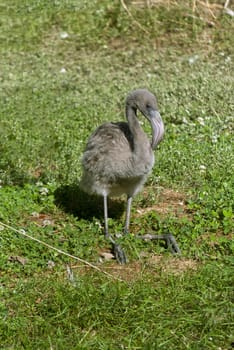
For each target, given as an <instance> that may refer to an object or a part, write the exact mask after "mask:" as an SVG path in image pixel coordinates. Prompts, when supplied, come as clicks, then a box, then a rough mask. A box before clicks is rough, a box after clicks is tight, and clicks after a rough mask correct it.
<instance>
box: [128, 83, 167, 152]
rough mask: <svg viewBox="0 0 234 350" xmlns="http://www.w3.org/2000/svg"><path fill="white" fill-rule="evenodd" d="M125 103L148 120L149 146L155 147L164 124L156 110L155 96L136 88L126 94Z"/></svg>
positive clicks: (161, 134) (160, 136)
mask: <svg viewBox="0 0 234 350" xmlns="http://www.w3.org/2000/svg"><path fill="white" fill-rule="evenodd" d="M126 105H127V107H130V108H132V109H133V110H134V111H135V113H136V111H137V110H139V111H140V112H141V113H142V114H143V115H144V116H145V117H146V118H147V119H148V120H149V121H150V123H151V128H152V142H151V147H152V149H155V148H156V146H157V145H158V144H159V142H160V141H161V140H162V137H163V134H164V124H163V121H162V118H161V115H160V113H159V110H158V105H157V100H156V97H155V96H154V95H153V94H152V93H151V92H150V91H148V90H146V89H137V90H134V91H132V92H131V93H130V94H129V95H128V97H127V100H126Z"/></svg>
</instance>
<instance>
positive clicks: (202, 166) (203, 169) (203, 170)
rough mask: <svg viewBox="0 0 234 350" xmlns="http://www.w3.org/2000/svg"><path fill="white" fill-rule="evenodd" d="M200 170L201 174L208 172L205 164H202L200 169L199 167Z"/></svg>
mask: <svg viewBox="0 0 234 350" xmlns="http://www.w3.org/2000/svg"><path fill="white" fill-rule="evenodd" d="M199 169H200V170H201V172H203V173H204V172H205V171H206V166H205V165H203V164H201V165H200V167H199Z"/></svg>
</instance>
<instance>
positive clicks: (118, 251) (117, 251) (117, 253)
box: [112, 243, 127, 265]
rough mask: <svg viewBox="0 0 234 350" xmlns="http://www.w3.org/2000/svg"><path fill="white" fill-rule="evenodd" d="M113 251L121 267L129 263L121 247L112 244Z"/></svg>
mask: <svg viewBox="0 0 234 350" xmlns="http://www.w3.org/2000/svg"><path fill="white" fill-rule="evenodd" d="M112 249H113V253H114V256H115V259H116V260H117V262H118V263H119V264H121V265H125V264H126V263H127V257H126V255H125V253H124V251H123V249H122V248H121V247H120V245H119V244H117V243H112Z"/></svg>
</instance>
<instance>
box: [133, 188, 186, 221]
mask: <svg viewBox="0 0 234 350" xmlns="http://www.w3.org/2000/svg"><path fill="white" fill-rule="evenodd" d="M186 199H187V197H186V195H185V194H184V193H181V192H178V191H174V190H171V189H166V188H164V189H162V191H161V192H160V194H159V195H158V198H157V203H156V204H154V205H151V206H149V207H146V208H138V209H137V216H141V215H145V214H147V213H149V212H151V211H155V212H157V213H158V214H160V215H167V214H171V213H173V214H174V215H176V216H177V217H183V216H186V217H189V210H188V208H187V206H186Z"/></svg>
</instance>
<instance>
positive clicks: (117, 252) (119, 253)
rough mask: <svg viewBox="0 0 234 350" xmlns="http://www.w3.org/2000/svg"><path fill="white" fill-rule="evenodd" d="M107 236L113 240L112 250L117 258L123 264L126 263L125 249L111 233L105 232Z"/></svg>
mask: <svg viewBox="0 0 234 350" xmlns="http://www.w3.org/2000/svg"><path fill="white" fill-rule="evenodd" d="M105 238H106V239H108V240H109V241H110V242H111V245H112V251H113V254H114V257H115V259H116V260H117V262H118V263H119V264H121V265H124V264H126V263H127V257H126V255H125V253H124V251H123V249H122V248H121V246H120V245H119V244H117V243H116V242H115V240H114V239H113V237H112V236H111V235H110V234H108V235H106V234H105Z"/></svg>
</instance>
